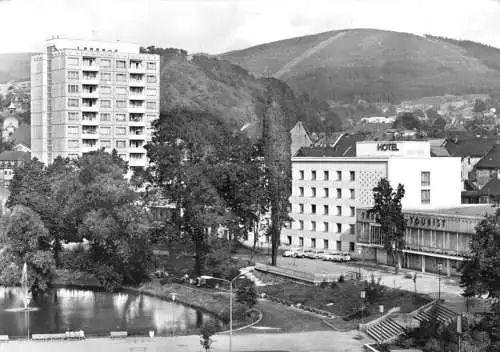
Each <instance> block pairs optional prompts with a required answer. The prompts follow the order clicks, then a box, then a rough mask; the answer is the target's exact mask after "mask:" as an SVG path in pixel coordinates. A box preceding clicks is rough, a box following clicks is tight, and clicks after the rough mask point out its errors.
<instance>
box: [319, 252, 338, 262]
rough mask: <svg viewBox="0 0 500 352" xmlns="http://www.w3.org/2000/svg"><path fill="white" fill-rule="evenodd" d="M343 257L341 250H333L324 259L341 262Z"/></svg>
mask: <svg viewBox="0 0 500 352" xmlns="http://www.w3.org/2000/svg"><path fill="white" fill-rule="evenodd" d="M341 259H342V254H341V253H339V252H331V253H330V254H328V255H326V256H325V257H324V259H323V260H327V261H330V262H340V261H341Z"/></svg>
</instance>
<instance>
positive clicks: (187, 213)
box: [146, 110, 262, 275]
mask: <svg viewBox="0 0 500 352" xmlns="http://www.w3.org/2000/svg"><path fill="white" fill-rule="evenodd" d="M146 149H147V151H148V157H149V158H150V160H151V166H150V167H149V168H148V170H147V175H148V176H147V180H148V182H149V184H150V185H152V186H153V187H157V188H158V189H159V190H160V191H161V194H162V196H163V197H164V198H166V199H167V200H168V201H169V202H171V203H172V204H173V205H174V207H175V210H174V214H173V216H172V219H171V220H169V222H171V223H173V224H174V225H175V227H176V228H177V230H178V233H180V234H181V235H182V236H185V237H187V238H189V239H190V240H191V241H192V243H193V247H194V252H195V268H194V271H195V273H196V274H198V275H200V274H201V273H202V271H203V268H204V263H205V258H206V256H207V253H208V252H209V246H208V239H209V238H210V237H211V234H213V233H215V232H216V231H215V230H216V229H217V228H218V227H219V226H220V225H222V226H225V227H227V228H228V229H229V230H230V235H231V238H236V237H238V236H241V235H242V234H243V233H245V232H246V231H247V230H248V228H249V227H251V226H253V222H254V221H255V209H256V206H255V205H254V202H255V200H254V199H255V195H254V193H253V192H254V190H255V189H256V188H257V186H258V185H259V182H260V178H261V177H260V176H259V175H260V172H261V171H260V170H261V169H262V168H261V166H260V165H261V159H260V158H259V157H258V152H259V149H258V148H255V147H254V145H253V143H251V141H250V140H249V139H248V138H247V137H246V136H244V135H243V134H242V133H240V132H234V129H233V128H232V127H231V126H228V125H226V124H225V123H224V122H223V121H222V120H221V119H220V118H219V117H217V116H215V115H212V114H209V113H204V112H198V111H189V110H172V111H168V112H166V113H163V114H162V115H161V117H160V119H159V120H158V121H156V125H155V133H154V135H153V138H152V142H151V143H149V144H148V146H147V147H146Z"/></svg>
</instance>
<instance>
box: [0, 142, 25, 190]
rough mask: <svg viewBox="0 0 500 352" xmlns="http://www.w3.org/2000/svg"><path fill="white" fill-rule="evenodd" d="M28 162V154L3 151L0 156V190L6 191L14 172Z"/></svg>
mask: <svg viewBox="0 0 500 352" xmlns="http://www.w3.org/2000/svg"><path fill="white" fill-rule="evenodd" d="M29 160H30V154H29V153H23V152H18V151H5V152H3V153H1V154H0V188H4V189H8V188H9V186H10V182H11V181H12V179H13V178H14V171H15V169H16V168H17V167H20V166H22V165H23V164H24V163H25V162H27V161H29Z"/></svg>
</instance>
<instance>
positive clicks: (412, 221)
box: [405, 215, 446, 229]
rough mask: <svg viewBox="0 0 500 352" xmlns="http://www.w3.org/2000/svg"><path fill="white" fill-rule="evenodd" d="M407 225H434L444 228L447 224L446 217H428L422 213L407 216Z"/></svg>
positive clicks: (434, 226)
mask: <svg viewBox="0 0 500 352" xmlns="http://www.w3.org/2000/svg"><path fill="white" fill-rule="evenodd" d="M405 218H406V225H407V226H411V227H427V228H428V227H432V228H437V229H443V228H445V226H446V219H444V218H437V217H427V216H420V215H409V216H405Z"/></svg>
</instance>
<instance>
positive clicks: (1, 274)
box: [0, 263, 21, 286]
mask: <svg viewBox="0 0 500 352" xmlns="http://www.w3.org/2000/svg"><path fill="white" fill-rule="evenodd" d="M20 273H21V268H19V266H17V265H16V264H15V263H10V264H8V265H7V266H4V267H2V269H1V271H0V285H2V286H19V285H20V284H21V283H20V278H21V274H20Z"/></svg>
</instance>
